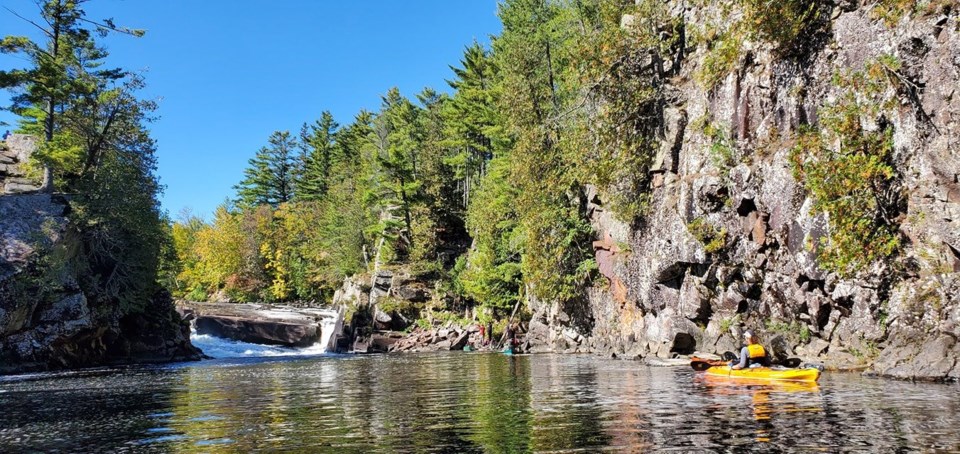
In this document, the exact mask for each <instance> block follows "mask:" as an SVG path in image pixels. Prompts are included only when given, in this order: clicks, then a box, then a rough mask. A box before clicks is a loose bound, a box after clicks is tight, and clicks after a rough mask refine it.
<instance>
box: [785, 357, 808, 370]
mask: <svg viewBox="0 0 960 454" xmlns="http://www.w3.org/2000/svg"><path fill="white" fill-rule="evenodd" d="M802 362H803V361H801V360H800V358H787V359H785V360H783V361H781V362H780V365H781V366H783V367H789V368H791V369H792V368H795V367H800V364H801V363H802Z"/></svg>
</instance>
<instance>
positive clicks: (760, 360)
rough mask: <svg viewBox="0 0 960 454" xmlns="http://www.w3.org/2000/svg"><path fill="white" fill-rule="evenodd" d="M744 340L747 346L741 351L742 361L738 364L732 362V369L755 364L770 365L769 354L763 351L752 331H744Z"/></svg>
mask: <svg viewBox="0 0 960 454" xmlns="http://www.w3.org/2000/svg"><path fill="white" fill-rule="evenodd" d="M743 340H744V341H745V342H746V344H747V345H745V346H744V347H743V348H741V349H740V361H739V362H737V363H734V362H731V363H730V368H731V369H734V370H736V369H744V368H747V367H750V366H751V365H753V364H759V365H761V366H766V365H768V364H767V362H768V361H767V352H766V350H764V349H763V345H760V342H759V341H758V340H757V337H756V336H754V335H753V333H752V332H750V331H744V332H743Z"/></svg>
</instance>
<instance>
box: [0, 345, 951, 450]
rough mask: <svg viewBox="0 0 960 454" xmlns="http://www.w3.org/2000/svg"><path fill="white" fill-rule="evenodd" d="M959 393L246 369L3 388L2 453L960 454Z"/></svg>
mask: <svg viewBox="0 0 960 454" xmlns="http://www.w3.org/2000/svg"><path fill="white" fill-rule="evenodd" d="M957 391H958V388H957V387H956V386H951V385H930V384H910V383H901V382H892V381H886V380H874V379H866V378H863V377H860V376H857V375H844V374H826V375H825V376H824V378H823V379H822V380H821V383H820V384H819V385H803V384H793V383H784V384H775V383H768V382H747V381H730V380H727V379H720V378H711V377H705V376H700V375H695V374H694V373H692V372H691V371H688V370H684V369H672V368H649V367H645V366H642V365H639V364H637V363H635V362H625V361H610V360H603V359H597V358H592V357H585V356H561V355H534V356H505V355H500V354H478V353H474V354H462V353H459V354H422V355H399V356H385V355H381V356H363V357H353V356H341V357H330V356H322V357H311V358H296V359H270V360H255V359H251V358H246V359H243V360H229V361H220V360H217V361H210V362H204V363H200V364H190V365H179V366H173V367H153V368H124V369H110V370H97V371H86V372H76V373H67V374H47V375H35V376H29V377H13V378H4V379H0V408H2V409H3V411H2V412H0V451H23V450H35V451H51V452H57V451H63V452H78V451H80V452H96V451H109V452H123V451H128V452H248V451H259V452H272V451H278V450H291V451H309V452H347V453H349V452H358V453H359V452H493V453H498V452H529V451H539V452H564V451H574V450H578V451H589V452H596V451H615V452H650V451H680V452H688V451H695V452H705V451H706V452H710V451H717V452H723V451H729V450H738V451H739V450H755V451H770V452H777V451H784V450H787V451H829V452H835V451H848V450H849V451H871V452H898V451H901V452H903V451H915V450H920V451H957V450H960V434H958V433H957V431H956V430H955V429H954V428H955V427H957V426H958V423H960V409H958V404H960V402H958V397H957V396H958V394H957Z"/></svg>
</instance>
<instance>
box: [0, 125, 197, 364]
mask: <svg viewBox="0 0 960 454" xmlns="http://www.w3.org/2000/svg"><path fill="white" fill-rule="evenodd" d="M32 147H33V142H32V141H31V140H29V139H28V138H26V137H25V136H19V135H14V136H13V137H12V140H8V141H7V143H6V144H4V147H3V148H4V149H3V150H0V162H3V163H4V164H3V166H4V167H3V168H2V169H0V170H2V172H0V186H3V187H4V191H3V192H4V193H3V194H0V374H4V373H16V372H24V371H33V370H49V369H62V368H72V367H88V366H95V365H104V364H116V363H133V362H164V361H175V360H190V359H199V358H200V352H199V350H197V349H196V348H195V347H193V345H191V344H190V340H189V325H188V324H186V323H184V322H182V320H181V318H180V316H179V315H178V314H177V313H176V311H175V310H174V306H173V302H172V300H171V299H170V297H169V295H166V294H165V293H163V292H160V293H158V294H156V295H155V296H154V298H153V300H152V301H149V302H144V303H145V304H143V308H142V309H140V310H122V309H121V308H120V305H119V304H118V303H117V302H116V301H111V300H103V299H102V298H96V297H93V296H92V294H91V292H90V291H89V290H87V289H85V286H84V285H83V283H84V282H85V281H88V280H89V279H85V277H86V274H88V273H89V272H90V271H89V270H88V269H86V268H85V267H84V266H83V261H82V259H81V258H80V254H81V251H82V250H83V247H84V244H83V240H82V239H81V238H80V236H79V235H78V234H77V233H76V231H75V230H76V229H74V228H71V226H70V222H69V211H70V203H69V200H68V198H67V197H65V196H60V195H52V194H43V193H36V192H35V190H36V187H34V186H33V184H32V182H31V181H30V180H28V179H26V178H25V177H24V176H23V171H22V169H21V168H20V165H19V164H20V163H22V162H25V161H26V159H27V157H28V156H29V154H30V153H31V152H32V149H33V148H32Z"/></svg>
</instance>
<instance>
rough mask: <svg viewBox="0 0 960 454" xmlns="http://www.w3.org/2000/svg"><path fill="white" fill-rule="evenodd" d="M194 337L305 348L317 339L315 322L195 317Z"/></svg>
mask: <svg viewBox="0 0 960 454" xmlns="http://www.w3.org/2000/svg"><path fill="white" fill-rule="evenodd" d="M195 326H196V329H197V334H209V335H211V336H216V337H221V338H224V339H233V340H238V341H242V342H250V343H254V344H269V345H285V346H288V347H306V346H309V345H313V344H314V343H316V342H317V341H318V340H319V339H320V330H319V329H318V327H317V324H316V323H315V322H310V323H287V322H282V321H277V320H264V319H260V320H257V319H250V318H241V317H232V316H221V315H198V316H197V319H196V322H195Z"/></svg>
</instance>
